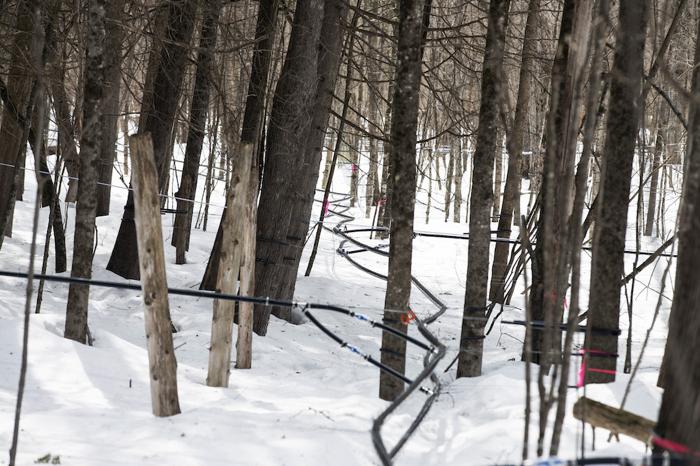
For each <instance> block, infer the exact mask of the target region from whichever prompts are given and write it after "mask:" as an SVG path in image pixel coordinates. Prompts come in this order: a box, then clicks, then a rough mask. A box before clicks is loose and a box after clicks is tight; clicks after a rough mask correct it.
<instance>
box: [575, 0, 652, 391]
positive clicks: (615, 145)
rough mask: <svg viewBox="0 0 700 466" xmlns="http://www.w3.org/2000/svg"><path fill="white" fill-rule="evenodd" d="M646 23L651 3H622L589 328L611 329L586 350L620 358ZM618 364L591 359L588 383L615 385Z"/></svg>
mask: <svg viewBox="0 0 700 466" xmlns="http://www.w3.org/2000/svg"><path fill="white" fill-rule="evenodd" d="M646 22H647V4H646V2H637V1H634V0H621V2H620V24H619V27H618V34H617V36H616V46H615V61H614V64H613V69H612V72H611V83H610V101H609V110H608V120H607V132H606V146H605V154H604V157H603V173H602V181H601V187H600V194H599V197H600V199H599V210H598V213H597V218H596V227H595V230H594V236H593V259H592V261H593V265H592V268H591V293H590V299H589V304H588V309H589V310H588V327H589V328H597V329H601V330H609V331H610V333H608V334H606V333H605V332H596V333H590V332H589V333H588V334H587V335H586V343H585V344H586V348H590V349H593V350H596V351H602V352H604V353H609V354H617V336H616V335H614V334H613V333H612V332H613V331H615V330H617V329H618V325H619V317H620V278H621V277H622V276H623V273H624V251H625V234H626V233H627V211H628V206H629V196H630V184H631V179H632V165H633V161H634V154H635V148H636V145H637V132H638V129H639V120H640V118H639V115H640V112H641V108H642V105H643V102H642V100H641V85H642V76H643V63H644V42H645V31H646ZM616 363H617V359H615V358H611V357H599V358H590V361H588V368H589V369H593V371H591V370H589V371H588V373H587V374H586V381H587V382H590V383H607V382H612V381H614V380H615V374H614V371H615V367H616Z"/></svg>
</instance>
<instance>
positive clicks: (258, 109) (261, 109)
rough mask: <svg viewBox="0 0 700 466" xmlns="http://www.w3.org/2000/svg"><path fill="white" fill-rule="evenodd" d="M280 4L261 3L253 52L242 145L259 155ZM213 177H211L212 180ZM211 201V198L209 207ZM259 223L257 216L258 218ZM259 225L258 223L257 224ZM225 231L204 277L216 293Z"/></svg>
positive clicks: (255, 175) (254, 175) (254, 182)
mask: <svg viewBox="0 0 700 466" xmlns="http://www.w3.org/2000/svg"><path fill="white" fill-rule="evenodd" d="M278 6H279V0H261V1H260V7H259V10H258V19H257V23H256V26H255V49H254V50H253V58H252V62H253V64H252V68H251V71H250V83H249V85H248V97H247V98H246V104H245V111H244V113H243V123H242V128H241V142H242V143H244V142H251V143H253V144H254V145H255V152H254V153H258V150H259V149H261V146H262V144H260V140H259V139H260V134H261V129H262V126H263V118H264V114H265V102H266V97H267V88H268V75H269V74H270V65H271V62H272V49H273V43H274V39H275V30H276V28H277V9H278ZM212 163H213V156H210V161H209V166H210V168H209V172H211V164H212ZM253 163H254V165H255V166H254V167H252V168H251V175H250V176H251V184H250V189H251V191H253V192H255V193H256V195H255V198H254V199H253V200H252V201H251V202H252V203H253V205H255V201H256V200H257V192H258V183H259V172H258V164H257V161H253ZM209 178H210V174H208V175H207V179H208V180H209ZM209 189H210V188H209V183H207V193H209ZM208 202H209V198H208V197H207V204H208ZM225 215H226V212H224V214H223V215H222V217H221V223H223V221H224V216H225ZM254 219H257V212H256V215H255V216H254ZM256 222H257V220H256ZM204 225H205V227H204V229H205V230H206V214H205V220H204ZM221 227H222V225H221V224H220V225H219V229H218V231H217V233H216V239H215V241H214V246H213V247H212V251H211V254H210V255H209V261H208V262H207V268H206V270H205V272H204V276H203V277H202V283H201V285H200V288H202V289H204V290H213V289H214V287H215V286H216V277H217V274H218V268H219V262H220V254H221Z"/></svg>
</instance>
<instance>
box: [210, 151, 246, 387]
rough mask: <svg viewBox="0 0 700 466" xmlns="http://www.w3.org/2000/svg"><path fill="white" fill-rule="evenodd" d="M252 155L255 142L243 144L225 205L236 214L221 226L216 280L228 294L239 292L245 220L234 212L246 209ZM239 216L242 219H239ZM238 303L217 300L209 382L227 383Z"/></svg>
mask: <svg viewBox="0 0 700 466" xmlns="http://www.w3.org/2000/svg"><path fill="white" fill-rule="evenodd" d="M252 159H253V145H252V144H245V145H242V147H241V151H240V154H239V156H238V157H237V158H236V161H235V166H234V168H233V173H232V177H231V184H230V186H229V188H228V193H227V195H226V208H227V210H228V212H230V213H231V214H234V215H227V216H226V221H225V222H224V223H223V229H222V237H223V238H222V243H221V244H222V247H221V262H220V264H219V269H218V274H219V275H218V277H217V280H216V288H217V291H219V292H221V293H225V294H235V293H236V281H237V280H238V277H239V272H240V267H241V259H242V255H243V239H242V233H243V227H244V225H243V222H241V221H240V218H241V217H240V216H239V218H238V219H236V218H235V214H237V213H243V211H244V209H245V205H246V201H247V199H248V184H249V182H250V167H251V160H252ZM236 220H239V221H236ZM234 308H235V303H234V302H233V301H229V300H219V299H217V300H214V316H213V318H212V324H211V346H210V349H209V370H208V373H207V385H209V386H210V387H228V379H229V374H230V372H231V347H232V337H233V335H232V334H233V312H234Z"/></svg>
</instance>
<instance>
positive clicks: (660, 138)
mask: <svg viewBox="0 0 700 466" xmlns="http://www.w3.org/2000/svg"><path fill="white" fill-rule="evenodd" d="M659 105H660V106H661V108H660V109H659V118H658V120H657V122H656V124H657V128H656V142H655V143H654V156H653V160H652V163H651V181H650V183H649V206H648V207H647V218H646V223H645V225H644V236H651V235H652V234H653V233H654V220H655V218H656V204H657V200H656V198H657V193H658V190H659V171H661V156H662V154H663V152H664V148H665V146H666V132H667V126H668V119H669V116H670V115H669V109H668V106H667V105H666V104H665V103H663V102H661V103H659ZM640 195H641V191H640ZM657 236H658V235H657Z"/></svg>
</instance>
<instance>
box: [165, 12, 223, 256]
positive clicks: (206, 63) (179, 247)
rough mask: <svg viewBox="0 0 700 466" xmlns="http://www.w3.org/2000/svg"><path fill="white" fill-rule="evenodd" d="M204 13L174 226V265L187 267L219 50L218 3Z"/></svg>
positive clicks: (176, 194)
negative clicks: (212, 82) (215, 56)
mask: <svg viewBox="0 0 700 466" xmlns="http://www.w3.org/2000/svg"><path fill="white" fill-rule="evenodd" d="M204 5H205V12H204V19H203V20H202V26H201V32H200V39H199V54H198V56H197V71H196V74H195V80H194V91H193V95H192V104H191V107H190V122H189V130H188V133H187V147H186V149H185V160H184V164H183V168H182V176H181V178H180V189H179V190H178V191H177V193H175V196H176V197H177V212H176V214H175V223H174V226H173V239H172V244H173V246H175V250H176V253H175V263H176V264H184V263H185V262H186V261H185V251H187V250H188V246H189V242H190V229H191V228H192V213H193V211H194V204H193V200H194V196H195V194H196V192H197V179H198V178H199V160H200V158H201V155H202V145H203V143H204V131H205V129H206V124H207V115H208V114H209V89H210V82H211V77H212V76H211V69H210V68H211V64H212V59H213V53H214V48H215V47H216V35H217V34H216V31H217V23H218V20H219V13H220V11H221V6H220V4H219V1H218V0H217V1H210V2H207V3H205V4H204Z"/></svg>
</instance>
